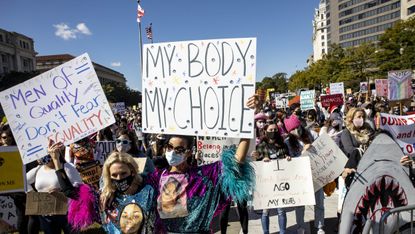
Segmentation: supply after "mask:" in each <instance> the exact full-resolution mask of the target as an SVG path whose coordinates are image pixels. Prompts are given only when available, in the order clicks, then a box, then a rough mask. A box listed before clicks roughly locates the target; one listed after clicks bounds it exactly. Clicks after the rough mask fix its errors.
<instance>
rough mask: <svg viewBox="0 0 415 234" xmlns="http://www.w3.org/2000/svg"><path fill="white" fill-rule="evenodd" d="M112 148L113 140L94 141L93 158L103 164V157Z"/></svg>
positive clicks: (104, 157) (113, 147)
mask: <svg viewBox="0 0 415 234" xmlns="http://www.w3.org/2000/svg"><path fill="white" fill-rule="evenodd" d="M114 149H115V141H97V142H95V149H94V158H95V159H96V160H98V161H99V162H100V163H101V165H103V164H104V162H105V159H106V158H107V157H108V155H109V154H110V153H111V152H112V151H114Z"/></svg>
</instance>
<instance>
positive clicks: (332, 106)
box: [329, 105, 338, 114]
mask: <svg viewBox="0 0 415 234" xmlns="http://www.w3.org/2000/svg"><path fill="white" fill-rule="evenodd" d="M337 107H338V106H334V105H331V106H330V107H329V113H330V114H331V113H333V111H334V110H335V109H337Z"/></svg>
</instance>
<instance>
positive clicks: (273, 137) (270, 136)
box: [267, 132, 278, 140]
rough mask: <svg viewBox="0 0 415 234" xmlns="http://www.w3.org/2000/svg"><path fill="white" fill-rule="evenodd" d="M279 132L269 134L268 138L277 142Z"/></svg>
mask: <svg viewBox="0 0 415 234" xmlns="http://www.w3.org/2000/svg"><path fill="white" fill-rule="evenodd" d="M277 134H278V132H267V137H268V138H269V139H271V140H275V138H277Z"/></svg>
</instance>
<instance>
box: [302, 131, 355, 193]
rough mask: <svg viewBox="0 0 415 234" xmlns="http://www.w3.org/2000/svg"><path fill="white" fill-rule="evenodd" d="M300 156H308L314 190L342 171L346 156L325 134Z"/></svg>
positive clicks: (330, 180)
mask: <svg viewBox="0 0 415 234" xmlns="http://www.w3.org/2000/svg"><path fill="white" fill-rule="evenodd" d="M312 146H313V147H311V148H310V149H308V150H307V151H306V152H305V153H304V154H302V155H301V156H308V157H309V158H310V164H311V172H312V173H313V184H314V191H317V190H319V189H321V188H322V187H324V185H326V184H328V183H330V182H332V181H333V180H334V179H336V178H337V177H339V175H340V174H341V173H342V172H343V169H344V165H346V163H347V160H348V159H347V157H346V155H344V153H343V151H342V150H341V149H340V148H339V147H338V146H337V145H336V143H335V142H334V141H333V140H332V139H331V137H330V136H329V135H327V134H322V135H321V136H320V137H319V138H317V140H315V141H314V142H313V144H312Z"/></svg>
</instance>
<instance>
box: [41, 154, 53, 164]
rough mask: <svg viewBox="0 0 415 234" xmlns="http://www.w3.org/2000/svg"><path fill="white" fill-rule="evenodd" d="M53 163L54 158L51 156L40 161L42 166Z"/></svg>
mask: <svg viewBox="0 0 415 234" xmlns="http://www.w3.org/2000/svg"><path fill="white" fill-rule="evenodd" d="M51 161H52V157H51V156H50V155H46V156H45V157H43V158H41V159H39V161H38V162H39V164H40V165H46V164H48V163H50V162H51Z"/></svg>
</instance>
